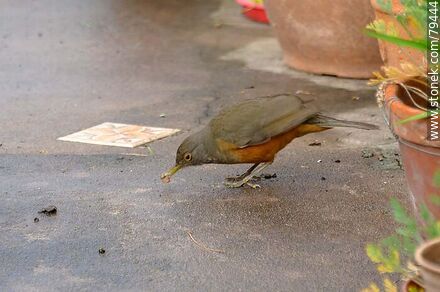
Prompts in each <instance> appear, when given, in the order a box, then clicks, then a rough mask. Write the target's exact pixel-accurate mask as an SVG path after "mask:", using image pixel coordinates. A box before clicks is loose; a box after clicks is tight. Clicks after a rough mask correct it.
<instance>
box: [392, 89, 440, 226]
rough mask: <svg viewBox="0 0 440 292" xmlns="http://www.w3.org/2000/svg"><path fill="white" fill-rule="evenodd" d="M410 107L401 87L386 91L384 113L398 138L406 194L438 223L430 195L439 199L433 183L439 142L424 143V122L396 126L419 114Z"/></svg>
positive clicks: (438, 215) (438, 213) (439, 157)
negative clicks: (408, 191) (423, 205)
mask: <svg viewBox="0 0 440 292" xmlns="http://www.w3.org/2000/svg"><path fill="white" fill-rule="evenodd" d="M411 104H412V103H411V101H409V99H408V97H407V95H406V94H404V90H403V89H402V88H401V87H399V86H397V85H388V86H387V87H386V89H385V110H386V112H387V115H388V119H389V123H390V126H391V128H392V130H393V131H394V133H395V134H396V135H397V136H398V137H399V147H400V152H401V156H402V162H403V167H404V168H405V174H406V180H407V183H408V187H409V190H410V192H411V193H412V195H413V196H414V198H415V201H416V203H417V204H422V203H423V204H426V205H427V206H428V208H429V209H430V211H431V212H432V213H433V215H434V216H435V217H436V218H438V219H440V207H439V206H437V205H435V204H433V203H432V202H431V197H432V195H434V194H436V195H440V190H439V189H438V188H436V187H435V186H434V182H433V177H434V173H435V172H436V170H439V169H440V141H429V140H427V135H428V123H427V120H426V119H423V120H416V121H412V122H408V123H405V124H400V123H399V121H400V120H402V119H405V118H408V117H410V116H414V115H416V114H420V113H422V111H421V110H419V109H417V108H414V107H413V106H411Z"/></svg>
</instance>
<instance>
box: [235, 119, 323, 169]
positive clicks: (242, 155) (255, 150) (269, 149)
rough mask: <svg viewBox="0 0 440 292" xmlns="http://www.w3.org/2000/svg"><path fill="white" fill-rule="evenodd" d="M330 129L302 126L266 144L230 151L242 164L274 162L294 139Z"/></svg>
mask: <svg viewBox="0 0 440 292" xmlns="http://www.w3.org/2000/svg"><path fill="white" fill-rule="evenodd" d="M328 129H329V128H323V127H320V126H317V125H309V124H302V125H299V126H297V127H296V128H293V129H292V130H290V131H287V132H285V133H283V134H280V135H277V136H274V137H272V138H271V139H270V140H269V141H267V142H266V143H263V144H259V145H254V146H248V147H245V148H235V149H230V151H231V154H232V155H233V156H235V157H236V159H237V160H238V161H240V163H258V162H272V161H273V160H274V158H275V155H276V154H277V153H278V151H280V150H281V149H283V148H284V147H286V145H287V144H289V143H290V142H291V141H292V140H293V139H295V138H297V137H301V136H304V135H306V134H309V133H314V132H321V131H325V130H328Z"/></svg>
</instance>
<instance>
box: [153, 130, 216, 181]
mask: <svg viewBox="0 0 440 292" xmlns="http://www.w3.org/2000/svg"><path fill="white" fill-rule="evenodd" d="M203 138H204V132H198V133H195V134H193V135H191V136H189V137H187V138H186V139H185V140H184V141H183V142H182V144H180V146H179V148H178V149H177V153H176V165H175V166H174V167H172V168H170V169H169V170H168V171H167V172H165V173H163V174H162V175H161V179H162V181H163V182H165V183H168V182H169V181H170V180H171V176H173V175H174V174H175V173H176V172H178V171H179V170H180V169H182V168H184V167H187V166H191V165H200V164H205V163H212V162H213V159H212V158H210V157H209V155H208V153H207V151H206V149H205V144H204V143H203V142H204V139H203Z"/></svg>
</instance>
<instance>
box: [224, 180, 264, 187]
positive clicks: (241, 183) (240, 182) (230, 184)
mask: <svg viewBox="0 0 440 292" xmlns="http://www.w3.org/2000/svg"><path fill="white" fill-rule="evenodd" d="M224 185H225V186H226V187H228V188H232V189H236V188H241V187H243V186H244V185H247V186H250V187H251V188H253V189H259V188H261V186H260V185H259V184H254V183H251V182H249V181H245V180H235V181H231V180H228V179H226V181H225V182H224Z"/></svg>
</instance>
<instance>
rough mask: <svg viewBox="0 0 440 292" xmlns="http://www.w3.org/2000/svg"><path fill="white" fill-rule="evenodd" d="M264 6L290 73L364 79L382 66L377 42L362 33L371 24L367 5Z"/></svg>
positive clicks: (269, 0) (295, 0) (323, 1)
mask: <svg viewBox="0 0 440 292" xmlns="http://www.w3.org/2000/svg"><path fill="white" fill-rule="evenodd" d="M264 5H265V7H266V11H267V13H268V16H269V19H270V22H271V25H272V27H273V29H274V31H275V35H276V36H277V38H278V40H279V42H280V44H281V48H282V49H283V52H284V60H285V62H286V63H287V65H289V66H290V67H293V68H295V69H299V70H302V71H307V72H311V73H316V74H327V75H336V76H341V77H351V78H369V77H371V72H373V71H377V70H379V69H380V67H381V66H382V64H383V63H382V60H381V58H380V54H379V49H378V45H377V41H376V40H375V39H372V38H370V37H368V36H366V35H365V34H364V33H363V30H364V28H365V26H366V25H367V24H368V23H369V22H371V21H372V20H373V18H374V14H373V11H372V9H371V7H370V5H369V3H368V0H350V1H346V0H333V1H329V0H313V1H304V0H266V1H265V2H264Z"/></svg>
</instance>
